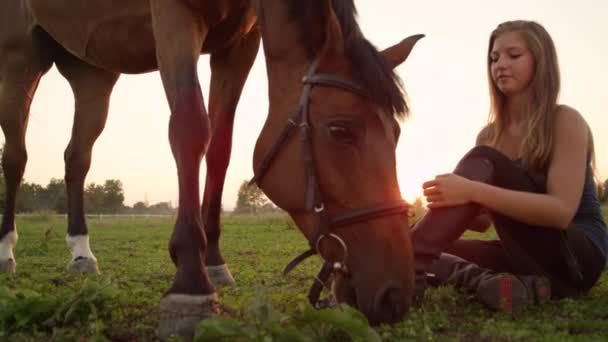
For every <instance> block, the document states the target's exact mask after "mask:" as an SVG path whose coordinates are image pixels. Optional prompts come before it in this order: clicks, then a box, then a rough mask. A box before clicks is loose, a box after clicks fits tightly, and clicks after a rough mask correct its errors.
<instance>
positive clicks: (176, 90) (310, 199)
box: [0, 0, 419, 336]
mask: <svg viewBox="0 0 608 342" xmlns="http://www.w3.org/2000/svg"><path fill="white" fill-rule="evenodd" d="M355 16H356V12H355V8H354V5H353V4H352V1H347V0H344V1H331V0H319V1H300V0H286V1H273V0H258V1H255V3H254V1H253V0H224V1H203V0H181V1H177V0H132V1H117V0H89V1H84V2H83V1H79V0H52V1H51V0H5V1H2V2H1V3H0V23H2V24H0V124H1V126H2V129H3V131H4V135H5V139H6V144H5V149H4V154H3V156H2V158H3V159H2V160H3V167H4V172H5V179H6V184H7V191H6V201H5V203H6V206H5V209H4V216H3V218H2V226H1V227H0V271H9V272H14V271H15V260H14V257H13V253H12V249H13V248H14V246H15V244H16V241H17V232H16V229H15V215H14V211H15V198H16V196H17V191H18V188H19V184H20V181H21V179H22V176H23V172H24V169H25V164H26V161H27V153H26V149H25V138H24V137H25V131H26V127H27V120H28V114H29V106H30V103H31V100H32V97H33V95H34V93H35V90H36V87H37V85H38V81H39V80H40V78H41V77H42V76H43V75H44V73H46V72H47V71H48V70H49V68H50V67H51V65H52V64H53V63H54V64H55V65H56V66H57V68H58V69H59V71H60V72H61V74H62V75H63V76H64V77H65V78H66V79H67V80H68V81H69V83H70V85H71V87H72V89H73V92H74V97H75V103H76V104H75V114H74V126H73V130H72V137H71V140H70V143H69V145H68V147H67V149H66V151H65V162H66V174H65V180H66V184H67V191H68V217H69V219H68V235H67V237H66V240H67V242H68V246H69V247H70V249H71V251H72V260H71V262H70V267H72V268H74V269H76V270H78V271H84V272H97V262H96V259H95V257H94V256H93V254H92V252H91V250H90V248H89V242H88V229H87V225H86V222H85V216H84V211H83V184H84V180H85V176H86V174H87V172H88V169H89V167H90V163H91V151H92V146H93V144H94V142H95V140H96V138H97V137H98V136H99V134H101V132H102V130H103V127H104V124H105V120H106V116H107V111H108V103H109V97H110V94H111V92H112V88H113V85H114V84H115V82H116V81H117V79H118V76H119V74H120V73H141V72H147V71H152V70H156V69H158V70H159V71H160V73H161V77H162V81H163V85H164V88H165V92H166V95H167V99H168V103H169V107H170V110H171V116H170V119H169V141H170V144H171V150H172V153H173V156H174V158H175V161H176V165H177V171H178V180H179V208H178V216H177V221H176V223H175V227H174V229H173V235H172V237H171V241H170V243H169V252H170V255H171V258H172V260H173V262H174V263H175V265H176V274H175V278H174V281H173V284H172V286H171V287H170V288H169V290H168V291H167V293H166V294H165V296H164V297H163V299H162V300H161V326H160V327H161V329H160V334H161V336H167V335H170V334H173V333H180V334H189V333H191V332H192V327H193V325H194V323H195V322H196V321H198V320H200V319H202V318H205V317H207V316H209V315H212V314H215V313H217V306H216V303H217V296H216V292H215V287H214V285H213V284H212V282H211V280H214V281H215V282H216V284H217V283H230V282H232V278H231V276H230V273H229V272H228V270H227V268H226V267H225V263H224V260H223V258H222V256H221V253H220V250H219V244H218V241H219V234H220V225H219V211H220V199H221V193H222V189H223V183H224V178H225V175H226V168H227V166H228V161H229V158H230V150H231V142H232V126H233V125H232V123H233V118H234V113H235V110H236V106H237V102H238V99H239V96H240V93H241V91H242V88H243V84H244V82H245V79H246V78H247V75H248V73H249V70H250V68H251V65H252V63H253V60H254V58H255V56H256V54H257V51H258V47H259V42H260V36H261V37H262V38H263V41H264V52H265V57H266V64H267V71H268V86H269V100H270V101H269V103H270V109H269V114H268V117H267V120H266V123H265V125H264V128H263V130H262V132H261V134H260V136H259V138H258V142H257V144H256V148H255V155H254V167H255V169H256V178H255V180H256V181H257V182H258V184H259V185H260V186H261V187H262V189H263V190H264V191H265V193H266V194H267V195H268V196H269V197H270V198H271V199H272V200H273V201H274V202H275V203H276V204H278V205H279V206H280V207H282V208H283V209H285V210H286V211H288V212H289V214H290V215H291V216H292V218H293V219H294V220H295V222H296V223H297V224H298V227H299V228H300V229H301V230H302V232H303V233H304V235H305V236H306V237H307V238H308V240H309V241H310V242H311V247H312V251H313V252H318V253H319V254H320V255H321V257H322V258H323V259H324V260H325V261H326V262H325V264H324V267H323V270H322V272H321V274H320V276H321V278H323V279H326V278H327V276H328V275H329V274H333V275H334V276H335V277H334V279H335V280H336V284H335V285H336V286H335V288H336V290H337V297H338V300H339V301H341V302H347V303H349V304H351V305H354V306H356V307H358V308H360V309H361V310H362V311H363V312H364V313H365V314H366V316H367V317H368V318H369V319H370V320H371V321H372V322H389V321H394V320H397V319H400V318H401V317H402V316H403V314H404V313H405V311H406V309H407V307H408V305H409V302H410V298H411V294H412V291H413V262H412V253H411V248H410V241H409V235H408V233H409V232H408V228H407V225H406V220H404V219H403V215H401V214H403V212H404V210H405V205H404V203H403V202H402V201H401V195H400V193H399V187H398V184H397V177H396V168H395V146H396V143H397V140H398V136H399V126H398V123H397V121H396V119H395V113H397V114H398V115H399V114H401V115H405V113H406V112H407V106H406V104H405V101H404V97H403V92H402V89H401V85H400V81H399V79H398V77H397V76H396V75H395V73H394V72H393V71H392V68H394V67H395V66H397V65H398V64H400V63H402V62H403V61H404V60H405V59H406V58H407V56H408V55H409V53H410V51H411V49H412V47H413V45H414V44H415V42H416V41H417V39H418V38H419V36H415V37H412V38H409V39H406V40H404V41H402V42H401V43H399V44H397V45H395V46H393V47H391V48H389V49H387V50H385V51H383V52H382V53H380V52H378V51H377V50H376V49H375V48H374V47H373V46H372V45H371V44H370V43H369V42H368V41H367V40H366V39H365V38H364V37H363V35H362V34H361V32H360V30H359V26H358V24H357V22H356V20H355ZM200 53H210V54H211V63H210V64H211V75H212V76H211V89H210V94H209V113H208V114H207V111H206V110H205V106H204V102H203V97H202V93H201V90H200V86H199V82H198V77H197V73H196V65H197V61H198V57H199V54H200ZM303 76H305V77H304V79H303ZM296 127H297V128H296ZM295 130H297V131H298V132H297V133H294V132H295ZM204 156H206V162H207V169H208V173H207V180H206V186H205V192H204V196H203V197H204V200H203V206H202V211H201V206H200V196H199V183H198V174H199V167H200V162H201V160H202V158H203V157H204ZM308 254H312V252H310V253H308ZM308 254H307V255H308ZM204 265H207V269H206V268H205V267H204ZM207 270H209V273H208V271H207ZM209 275H212V276H213V278H212V279H211V280H210V279H209Z"/></svg>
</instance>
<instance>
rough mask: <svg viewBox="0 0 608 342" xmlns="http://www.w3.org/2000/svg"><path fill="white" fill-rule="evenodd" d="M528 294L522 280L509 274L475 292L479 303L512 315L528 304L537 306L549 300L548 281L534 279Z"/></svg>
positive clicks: (487, 283) (540, 278)
mask: <svg viewBox="0 0 608 342" xmlns="http://www.w3.org/2000/svg"><path fill="white" fill-rule="evenodd" d="M530 285H531V288H530V292H529V291H528V288H527V287H526V285H525V284H524V283H523V281H522V280H520V279H518V278H517V277H516V276H514V275H511V274H504V275H502V276H500V277H497V278H496V279H493V280H491V281H488V282H486V283H485V284H484V285H483V286H481V287H480V288H479V289H478V290H477V296H478V298H479V299H480V301H481V302H482V303H483V304H485V305H487V306H488V307H490V308H491V309H493V310H496V311H500V312H504V313H513V312H518V311H520V310H521V309H523V308H525V307H526V306H528V305H530V304H539V303H544V302H546V301H548V300H549V299H550V298H551V286H550V283H549V280H548V279H547V278H544V277H535V279H533V280H532V282H531V284H530Z"/></svg>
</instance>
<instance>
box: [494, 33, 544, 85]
mask: <svg viewBox="0 0 608 342" xmlns="http://www.w3.org/2000/svg"><path fill="white" fill-rule="evenodd" d="M534 71H535V61H534V56H533V55H532V52H530V50H529V49H528V46H527V45H526V42H525V41H524V39H523V37H522V36H521V34H520V33H519V32H506V33H503V34H501V35H499V36H498V37H496V39H495V40H494V45H493V46H492V50H491V52H490V72H491V74H492V80H493V81H494V84H496V86H497V87H498V89H499V90H500V91H501V92H502V93H503V94H504V95H505V96H512V95H517V94H521V93H523V92H525V91H526V90H527V88H528V85H529V84H530V82H531V81H532V78H533V77H534Z"/></svg>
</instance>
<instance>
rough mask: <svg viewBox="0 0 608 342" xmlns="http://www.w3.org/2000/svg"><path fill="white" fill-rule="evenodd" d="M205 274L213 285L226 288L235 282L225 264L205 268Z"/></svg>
mask: <svg viewBox="0 0 608 342" xmlns="http://www.w3.org/2000/svg"><path fill="white" fill-rule="evenodd" d="M206 268H207V274H208V275H209V279H211V282H213V284H214V285H219V286H227V285H234V284H235V281H234V278H233V277H232V274H231V273H230V270H229V269H228V266H227V265H226V264H223V265H217V266H207V267H206Z"/></svg>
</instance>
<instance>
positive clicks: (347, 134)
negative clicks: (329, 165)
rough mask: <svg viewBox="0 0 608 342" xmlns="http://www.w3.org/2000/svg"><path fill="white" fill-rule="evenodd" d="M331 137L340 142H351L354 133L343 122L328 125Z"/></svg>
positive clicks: (353, 140) (353, 139)
mask: <svg viewBox="0 0 608 342" xmlns="http://www.w3.org/2000/svg"><path fill="white" fill-rule="evenodd" d="M328 130H329V135H330V136H331V138H332V139H333V140H334V141H336V142H338V143H341V144H352V143H354V142H355V134H354V133H353V131H352V130H351V129H350V128H348V127H346V126H345V125H344V124H332V125H329V126H328Z"/></svg>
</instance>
